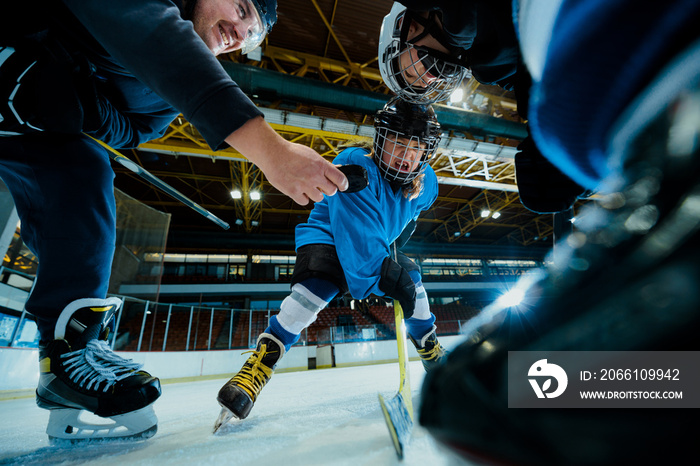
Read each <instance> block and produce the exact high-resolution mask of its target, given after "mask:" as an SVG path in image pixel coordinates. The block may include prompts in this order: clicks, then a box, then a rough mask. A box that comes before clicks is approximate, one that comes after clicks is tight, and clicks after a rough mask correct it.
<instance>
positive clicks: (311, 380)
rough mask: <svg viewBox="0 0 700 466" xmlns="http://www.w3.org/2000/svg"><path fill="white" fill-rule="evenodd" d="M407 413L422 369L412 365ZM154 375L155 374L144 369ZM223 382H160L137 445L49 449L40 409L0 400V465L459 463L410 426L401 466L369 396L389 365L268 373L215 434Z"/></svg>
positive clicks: (384, 380)
mask: <svg viewBox="0 0 700 466" xmlns="http://www.w3.org/2000/svg"><path fill="white" fill-rule="evenodd" d="M409 367H410V372H411V388H412V392H413V400H414V409H415V410H416V416H417V411H418V400H419V397H418V394H419V392H420V388H421V384H422V380H423V376H424V372H423V367H422V366H421V363H420V362H418V361H416V362H411V363H410V366H409ZM153 372H154V373H155V375H157V372H156V371H153ZM226 380H227V378H221V379H211V380H201V381H196V380H195V381H191V382H179V383H166V384H164V385H163V395H162V396H161V397H160V399H159V400H158V401H157V402H156V403H155V410H156V413H157V415H158V419H159V424H158V433H157V434H156V435H155V436H154V437H153V438H151V439H149V440H147V441H141V442H137V443H126V442H111V443H102V444H93V445H81V446H72V447H55V446H52V445H50V444H49V441H48V438H47V436H46V433H45V431H44V430H45V428H46V423H47V421H48V417H49V414H48V411H45V410H42V409H39V408H38V407H37V406H36V404H35V402H34V398H33V397H25V398H18V399H8V400H2V401H0V418H1V419H2V420H3V422H2V423H1V424H0V464H36V465H38V464H63V465H72V464H99V465H108V464H120V465H124V464H128V465H172V464H183V465H184V464H187V465H197V464H202V465H208V464H211V465H223V464H227V465H251V466H252V465H255V466H262V465H265V466H275V465H280V466H294V465H299V466H301V465H304V466H306V465H353V466H360V465H399V464H401V465H406V466H413V465H415V466H427V465H430V466H443V465H450V466H459V465H465V464H468V463H466V462H464V461H463V460H462V459H461V458H459V457H458V456H456V455H455V454H454V453H452V452H451V451H449V450H447V449H445V448H444V447H443V446H442V445H441V444H439V443H438V442H436V441H435V440H434V439H433V437H432V436H430V434H428V432H427V431H426V430H424V429H422V428H421V427H420V426H418V425H416V427H415V428H414V431H413V436H412V439H411V443H410V444H409V446H408V448H407V450H406V452H405V457H404V459H403V461H400V460H399V459H398V458H397V456H396V453H395V450H394V447H393V445H392V443H391V438H390V436H389V433H388V430H387V428H386V425H385V422H384V417H383V415H382V413H381V410H380V408H379V402H378V401H377V394H378V393H380V392H381V393H382V394H383V395H384V396H385V397H392V396H394V395H395V394H396V392H397V390H398V388H399V373H398V364H396V363H393V364H379V365H371V366H359V367H347V368H333V369H318V370H312V371H303V372H289V373H279V374H275V375H274V376H273V378H272V379H271V381H270V382H269V383H268V385H267V386H266V387H265V389H264V390H263V392H262V394H261V395H260V398H259V399H258V401H257V402H256V404H255V407H254V408H253V411H252V412H251V414H250V416H249V417H248V418H247V419H245V420H244V421H237V420H233V421H231V423H230V424H228V425H226V426H224V427H223V428H222V429H221V432H219V433H217V434H216V435H214V434H213V433H212V427H213V425H214V421H215V420H216V418H217V416H218V414H219V411H220V408H219V405H218V403H217V402H216V394H217V392H218V390H219V388H220V387H221V386H222V385H223V384H224V383H225V382H226Z"/></svg>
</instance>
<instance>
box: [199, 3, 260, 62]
mask: <svg viewBox="0 0 700 466" xmlns="http://www.w3.org/2000/svg"><path fill="white" fill-rule="evenodd" d="M192 23H193V24H194V30H195V32H197V34H198V35H199V37H201V38H202V40H203V41H204V43H205V44H207V47H208V48H209V50H211V51H212V53H213V54H214V55H219V54H222V53H227V52H232V51H234V50H239V49H240V48H241V47H242V46H243V40H244V39H245V37H246V35H248V34H251V33H252V31H254V30H255V29H256V28H259V27H260V17H259V16H258V14H257V12H256V10H255V7H254V6H253V5H252V4H251V3H250V1H248V0H198V1H197V4H196V5H195V8H194V12H193V14H192Z"/></svg>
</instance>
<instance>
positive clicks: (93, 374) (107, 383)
mask: <svg viewBox="0 0 700 466" xmlns="http://www.w3.org/2000/svg"><path fill="white" fill-rule="evenodd" d="M61 359H63V360H64V364H65V371H66V373H67V374H68V377H69V378H70V380H72V381H73V382H75V383H77V384H78V385H79V386H81V387H83V386H84V387H85V388H86V389H87V390H90V389H92V388H93V387H94V388H95V390H97V388H98V387H99V385H100V384H101V383H103V382H104V388H103V389H102V391H103V392H106V391H107V390H108V389H109V387H111V386H112V385H114V384H115V383H116V382H118V381H119V380H122V379H124V378H126V377H129V376H130V375H131V374H132V372H134V371H136V370H139V369H141V366H142V365H141V364H138V363H135V362H133V361H132V360H130V359H124V358H122V357H121V356H118V355H117V354H116V353H114V352H113V351H112V349H111V348H110V347H109V345H108V344H107V342H106V341H104V340H91V341H89V342H88V344H87V345H86V346H85V348H83V349H80V350H78V351H73V352H70V353H66V354H63V355H61Z"/></svg>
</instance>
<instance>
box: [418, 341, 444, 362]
mask: <svg viewBox="0 0 700 466" xmlns="http://www.w3.org/2000/svg"><path fill="white" fill-rule="evenodd" d="M431 343H432V342H431V341H426V342H425V348H416V350H417V352H418V355H419V356H420V357H421V359H424V360H426V361H430V360H433V359H440V358H441V357H442V356H443V355H444V354H445V350H444V349H442V346H441V345H440V342H439V341H437V340H435V343H433V344H432V348H431V347H430V346H431Z"/></svg>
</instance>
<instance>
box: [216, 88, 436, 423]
mask: <svg viewBox="0 0 700 466" xmlns="http://www.w3.org/2000/svg"><path fill="white" fill-rule="evenodd" d="M375 129H376V134H375V137H374V144H373V150H370V148H368V147H367V148H365V147H350V148H346V149H345V150H343V151H342V152H341V153H340V155H338V157H336V159H335V161H334V162H335V163H336V164H340V165H347V164H354V165H360V166H362V167H364V168H365V169H366V170H367V174H368V182H369V184H368V186H367V187H366V188H365V189H363V190H361V191H358V192H354V193H350V194H348V193H342V194H340V195H336V196H333V197H326V198H324V200H323V201H321V202H319V203H317V204H316V205H315V206H314V209H313V210H312V212H311V214H310V215H309V219H308V221H307V222H306V223H304V224H301V225H299V226H298V227H297V229H296V247H297V260H296V265H295V268H294V275H293V276H292V293H291V295H290V296H288V297H287V298H286V299H285V300H284V301H283V302H282V306H281V310H280V313H279V314H278V315H276V316H273V317H272V318H271V319H270V323H269V326H268V327H267V329H265V331H264V332H263V333H262V334H261V335H260V336H259V338H258V343H257V349H256V350H255V352H254V354H253V355H252V356H250V358H248V360H247V361H246V363H245V364H244V365H243V368H242V369H241V370H240V372H238V374H237V375H236V376H234V377H233V378H232V379H231V380H229V381H228V382H227V383H226V384H225V385H224V386H223V387H222V388H221V390H220V391H219V395H218V397H217V399H218V401H219V404H221V406H222V408H223V409H222V416H221V417H220V418H219V419H220V421H219V422H218V423H217V427H218V426H220V425H221V424H222V423H223V422H225V420H223V421H222V419H227V418H230V417H231V416H235V417H237V418H239V419H244V418H245V417H247V416H248V414H249V413H250V410H251V409H252V407H253V403H254V402H255V400H256V399H257V397H258V395H259V394H260V391H261V390H262V388H263V387H264V386H265V384H266V383H267V381H268V380H269V379H270V377H271V376H272V373H273V370H274V367H275V365H276V364H277V362H278V361H279V360H280V358H281V357H282V356H283V355H284V353H285V352H286V351H288V350H289V348H290V347H291V346H292V345H293V344H294V343H295V342H296V341H297V340H298V339H299V335H300V333H301V332H302V330H304V329H305V328H306V327H308V326H309V325H311V323H313V322H314V321H315V320H316V317H317V315H318V313H319V312H320V311H321V310H323V309H324V308H325V307H326V306H327V305H328V303H329V302H330V301H331V300H332V299H333V298H334V297H335V296H336V295H337V294H338V293H345V292H349V293H350V294H351V295H352V296H353V297H354V298H356V299H363V298H366V297H367V296H369V295H370V294H375V295H379V296H386V297H391V298H394V299H396V300H398V301H399V303H400V304H401V306H402V307H403V310H404V317H405V319H406V327H407V329H408V334H409V337H410V339H411V341H412V342H413V344H414V345H415V346H416V349H417V350H418V354H419V355H420V357H421V359H422V362H423V365H424V367H425V369H426V370H430V369H431V368H432V367H433V366H435V365H436V364H438V363H439V362H440V361H441V359H442V358H443V357H444V354H445V351H444V349H443V348H442V346H441V345H440V343H439V342H438V340H437V337H436V334H435V331H436V327H435V325H434V322H435V316H434V315H433V314H432V313H431V312H430V308H429V304H428V297H427V295H426V293H425V288H424V287H423V284H422V282H421V275H420V273H419V269H418V266H417V265H416V264H414V263H413V262H412V261H411V260H410V259H409V258H408V257H406V256H405V255H403V254H401V253H399V254H398V258H397V261H395V260H393V259H392V258H391V256H390V248H391V245H392V243H393V242H394V241H396V240H397V238H399V236H400V235H401V234H402V232H404V230H406V229H408V233H412V231H413V228H414V225H415V220H416V219H417V218H418V216H419V215H420V213H421V212H422V211H424V210H427V209H429V208H430V206H431V205H432V204H433V202H434V201H435V199H436V198H437V194H438V183H437V177H436V176H435V172H434V171H433V169H432V168H431V167H430V166H429V165H428V161H429V160H430V159H431V158H432V157H433V156H434V154H435V151H436V149H437V145H438V142H439V139H440V125H439V123H438V122H437V119H436V117H435V114H434V112H433V110H432V108H430V107H428V106H425V105H419V104H412V103H408V102H406V101H404V100H400V99H398V98H395V99H393V100H391V101H389V102H388V103H387V104H386V106H385V107H384V109H383V110H380V111H379V112H378V113H377V115H376V117H375Z"/></svg>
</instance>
